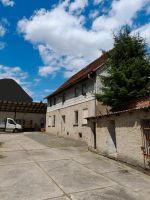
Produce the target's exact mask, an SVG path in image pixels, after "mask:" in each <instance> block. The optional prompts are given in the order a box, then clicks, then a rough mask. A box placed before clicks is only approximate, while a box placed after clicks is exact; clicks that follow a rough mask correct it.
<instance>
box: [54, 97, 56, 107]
mask: <svg viewBox="0 0 150 200" xmlns="http://www.w3.org/2000/svg"><path fill="white" fill-rule="evenodd" d="M54 105H56V97H54Z"/></svg>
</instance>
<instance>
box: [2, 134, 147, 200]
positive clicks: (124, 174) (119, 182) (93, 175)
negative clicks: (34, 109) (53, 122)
mask: <svg viewBox="0 0 150 200" xmlns="http://www.w3.org/2000/svg"><path fill="white" fill-rule="evenodd" d="M50 199H51V200H148V199H150V176H148V175H146V174H144V173H142V172H140V171H137V170H136V169H133V168H131V167H129V166H127V165H125V164H122V163H118V162H116V161H113V160H110V159H107V158H105V157H103V156H99V155H96V154H94V153H91V152H88V149H87V146H86V144H84V143H82V142H78V141H74V140H70V139H64V138H58V137H56V136H53V135H47V134H43V133H24V134H23V133H19V134H5V133H3V134H0V200H50Z"/></svg>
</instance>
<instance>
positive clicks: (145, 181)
mask: <svg viewBox="0 0 150 200" xmlns="http://www.w3.org/2000/svg"><path fill="white" fill-rule="evenodd" d="M105 176H107V177H109V178H111V179H112V180H114V181H116V182H118V183H119V184H120V185H123V186H126V187H129V188H131V189H132V190H134V191H138V190H146V189H149V188H150V177H149V176H145V175H144V174H143V175H140V174H133V173H131V172H128V171H120V172H112V173H106V174H105Z"/></svg>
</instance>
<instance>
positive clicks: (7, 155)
mask: <svg viewBox="0 0 150 200" xmlns="http://www.w3.org/2000/svg"><path fill="white" fill-rule="evenodd" d="M29 162H33V160H32V159H31V158H30V155H29V154H28V153H27V152H25V151H13V152H0V165H6V164H16V163H29Z"/></svg>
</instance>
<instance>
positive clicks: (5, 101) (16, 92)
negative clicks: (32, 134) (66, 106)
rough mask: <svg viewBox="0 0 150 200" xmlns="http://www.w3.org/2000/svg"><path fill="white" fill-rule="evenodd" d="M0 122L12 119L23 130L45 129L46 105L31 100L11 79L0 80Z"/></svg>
mask: <svg viewBox="0 0 150 200" xmlns="http://www.w3.org/2000/svg"><path fill="white" fill-rule="evenodd" d="M0 91H1V92H0V120H3V119H4V118H12V119H14V120H15V121H16V122H17V123H19V124H21V125H22V127H23V129H24V130H32V131H33V130H41V129H44V128H45V117H46V109H47V104H46V103H42V102H33V100H32V98H31V97H30V96H29V95H28V94H27V93H26V92H25V91H24V90H23V88H22V87H21V86H20V85H19V84H18V83H17V82H16V81H14V80H13V79H1V80H0Z"/></svg>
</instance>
